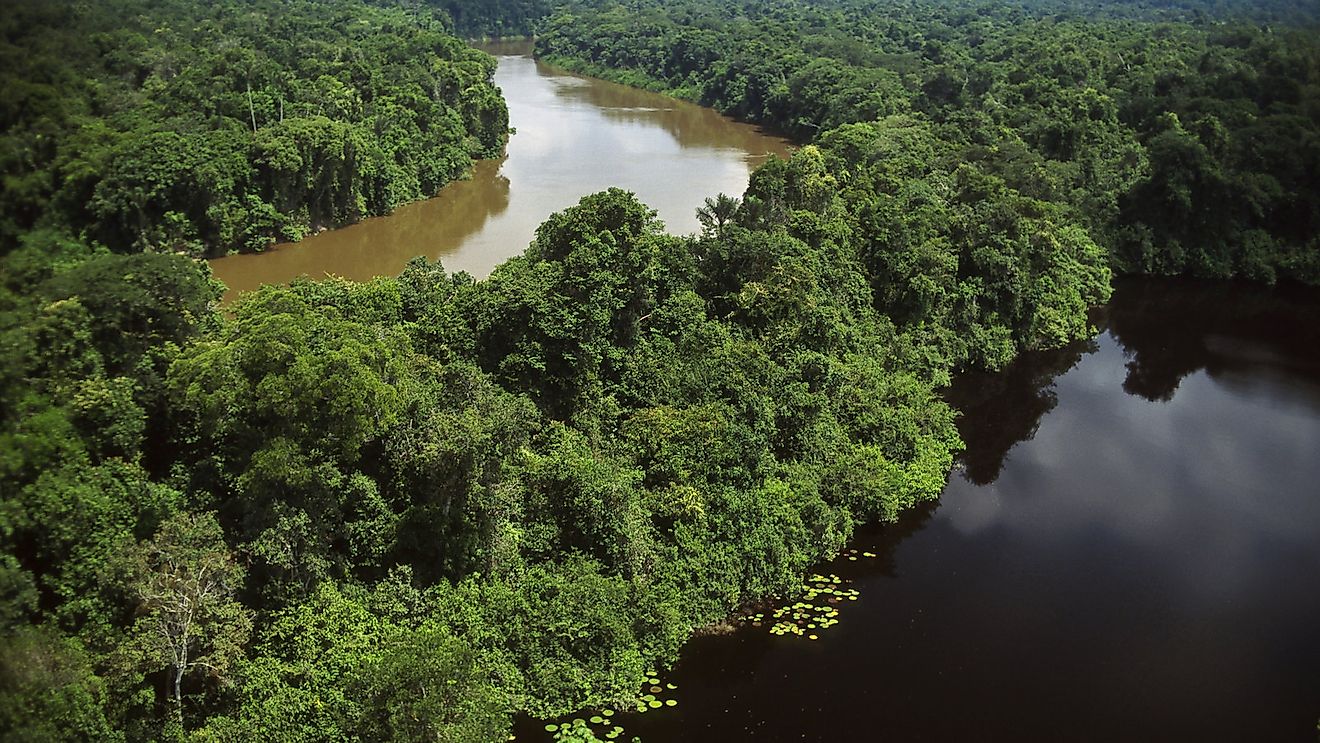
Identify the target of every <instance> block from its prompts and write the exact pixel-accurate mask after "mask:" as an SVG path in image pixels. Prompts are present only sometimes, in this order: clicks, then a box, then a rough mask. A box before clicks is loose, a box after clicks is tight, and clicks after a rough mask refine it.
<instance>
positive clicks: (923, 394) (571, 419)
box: [0, 0, 1320, 741]
mask: <svg viewBox="0 0 1320 743" xmlns="http://www.w3.org/2000/svg"><path fill="white" fill-rule="evenodd" d="M11 5H12V7H13V12H12V13H10V14H9V15H8V16H7V17H6V18H5V19H4V20H3V21H0V23H3V24H4V31H5V32H4V36H3V45H0V57H3V59H4V61H5V65H4V67H3V68H0V69H3V72H0V74H3V75H4V76H5V89H6V91H7V95H6V102H5V106H6V108H5V112H4V113H3V117H4V132H3V143H4V145H3V148H0V157H3V163H4V179H5V180H4V195H3V200H2V206H0V218H2V219H3V220H4V221H3V225H2V227H0V240H3V242H0V256H2V257H0V416H3V417H2V418H0V494H2V495H3V500H2V501H0V634H2V635H3V642H0V669H3V674H0V737H3V738H5V739H6V740H15V741H23V740H31V741H48V740H84V739H85V740H98V741H99V740H159V739H180V738H190V739H195V740H215V741H221V740H223V741H228V740H250V739H261V738H265V739H270V740H281V741H282V740H301V741H314V740H327V741H329V740H335V741H338V740H346V739H353V740H386V739H388V740H410V741H411V740H455V741H491V740H502V739H504V737H505V736H506V735H507V731H508V728H509V725H510V719H511V715H512V714H516V713H528V714H531V715H535V716H544V717H552V716H556V715H562V714H567V713H570V712H573V711H576V710H579V709H584V708H592V707H601V706H605V705H615V704H619V703H627V702H629V701H631V700H635V698H636V696H637V695H638V693H639V692H638V690H639V689H640V688H641V685H642V682H643V680H644V679H645V678H647V676H648V675H649V674H648V673H647V672H648V671H650V670H652V669H655V668H658V667H662V666H664V665H665V664H667V663H669V662H671V661H672V660H673V659H674V658H675V657H676V654H677V652H678V649H679V647H680V646H681V645H682V643H683V642H684V641H685V640H686V639H687V638H688V637H689V636H690V635H691V633H692V632H693V631H694V630H695V629H697V628H700V627H702V626H705V625H708V624H710V623H712V622H716V621H719V620H721V619H722V618H724V617H726V616H727V615H728V614H729V613H730V612H732V611H735V610H737V609H738V608H739V607H742V606H746V605H749V604H752V603H754V602H758V601H761V600H765V599H768V598H771V597H776V596H785V595H790V594H791V593H792V592H793V591H794V590H796V589H798V588H799V587H800V586H801V582H802V576H803V574H804V572H805V571H806V570H807V569H808V568H809V567H810V566H811V565H812V564H813V563H815V562H817V561H819V560H821V559H823V558H826V557H829V556H831V555H834V554H837V553H838V551H839V550H840V549H841V548H842V546H843V545H844V544H845V543H846V541H847V540H848V538H849V536H850V534H851V533H852V530H853V528H854V527H855V526H856V525H857V524H859V523H863V522H874V521H890V520H893V519H894V518H895V517H896V516H897V514H898V513H899V512H901V511H902V510H904V509H906V508H909V507H911V506H912V505H914V504H915V503H917V502H919V501H922V500H925V499H930V498H933V497H935V496H937V495H938V494H939V492H940V491H941V489H942V488H943V486H944V483H945V478H946V476H947V473H948V471H949V468H950V466H951V463H952V461H953V456H954V453H955V452H956V451H957V450H958V449H959V448H960V446H961V443H960V441H959V440H958V436H957V433H956V431H955V429H954V427H953V420H954V416H955V414H956V413H955V411H954V410H953V409H952V408H951V407H949V405H948V404H946V403H945V402H944V401H943V400H942V399H941V397H940V395H939V390H940V388H941V387H943V386H944V385H946V384H947V382H948V380H949V378H950V375H951V374H952V373H954V372H955V371H957V370H960V369H965V368H991V369H993V368H998V367H1000V366H1002V365H1003V364H1004V363H1005V362H1006V361H1007V360H1008V359H1010V358H1012V357H1013V356H1014V355H1015V354H1016V353H1018V352H1020V351H1022V350H1026V349H1041V348H1052V347H1057V346H1059V345H1061V344H1064V343H1066V342H1068V341H1070V340H1072V339H1076V338H1079V337H1085V336H1087V335H1088V334H1089V332H1090V329H1089V327H1088V325H1087V320H1086V311H1087V309H1088V308H1089V307H1090V306H1093V305H1095V304H1098V303H1102V302H1104V301H1105V300H1106V299H1107V297H1108V294H1109V279H1110V275H1111V269H1112V268H1117V269H1118V270H1120V271H1154V272H1173V273H1176V272H1192V273H1200V274H1207V275H1217V276H1219V275H1223V276H1226V275H1243V276H1248V277H1252V278H1257V279H1262V280H1267V281H1273V280H1276V279H1280V278H1283V279H1300V280H1303V281H1310V282H1315V281H1317V277H1318V276H1320V274H1318V273H1317V258H1316V254H1317V249H1318V248H1320V246H1318V245H1317V243H1316V234H1317V233H1316V228H1317V226H1320V223H1318V219H1320V217H1318V216H1317V215H1318V212H1317V209H1318V208H1320V206H1318V205H1320V196H1317V192H1316V182H1315V179H1316V177H1317V173H1320V138H1318V137H1317V131H1318V129H1317V127H1320V98H1318V97H1317V90H1318V88H1317V84H1318V81H1320V74H1318V72H1317V59H1318V57H1317V48H1316V44H1317V42H1316V41H1315V39H1316V38H1317V36H1316V35H1315V34H1314V33H1308V32H1307V31H1305V30H1297V29H1293V28H1290V27H1289V26H1288V25H1287V24H1286V21H1291V20H1293V17H1294V16H1295V15H1296V13H1294V12H1293V11H1294V10H1295V9H1293V8H1290V7H1289V6H1288V5H1286V4H1284V3H1280V4H1278V5H1277V6H1272V7H1273V10H1272V11H1270V12H1272V13H1274V15H1272V16H1271V18H1272V19H1276V20H1272V21H1271V23H1272V24H1277V25H1269V26H1261V25H1259V23H1246V24H1244V23H1238V22H1232V23H1225V22H1221V21H1218V20H1213V18H1214V17H1213V16H1204V17H1202V16H1197V15H1196V14H1195V13H1193V12H1192V11H1185V12H1184V11H1183V10H1176V11H1158V12H1156V11H1152V10H1150V9H1147V8H1142V7H1135V6H1124V7H1125V10H1124V11H1123V12H1121V13H1117V14H1105V13H1103V12H1101V11H1100V10H1097V9H1083V10H1076V11H1073V12H1071V13H1064V12H1062V9H1053V10H1049V11H1048V12H1046V11H1042V10H1039V9H1037V10H1029V9H1018V10H1011V9H1004V8H1001V7H999V6H993V5H981V4H966V3H953V4H936V3H926V2H918V3H901V4H900V3H893V4H890V3H880V2H869V3H863V2H859V1H857V0H831V1H830V2H812V3H807V2H796V1H791V0H770V1H767V2H738V3H716V2H711V1H710V0H676V1H673V2H665V3H655V2H635V3H625V4H622V5H621V4H617V3H611V4H609V5H597V4H571V5H570V4H568V3H556V4H545V5H538V4H536V3H531V2H527V3H515V2H511V3H505V4H500V3H495V4H488V3H471V2H458V1H457V0H455V1H454V2H448V3H440V4H439V5H440V6H442V9H443V10H444V11H445V12H444V13H436V12H435V11H433V10H432V9H430V8H429V6H425V5H422V4H419V3H406V4H394V3H389V2H380V3H362V2H353V1H351V0H322V1H319V2H316V1H313V0H298V1H296V2H281V3H276V2H273V1H268V0H223V1H222V2H213V3H206V4H202V3H190V2H186V1H185V0H116V2H114V3H104V4H91V3H76V2H40V3H38V2H25V3H16V4H11ZM551 6H553V7H551ZM1213 12H1214V9H1213V8H1211V9H1209V10H1205V11H1201V10H1197V11H1196V13H1213ZM1207 18H1210V20H1207ZM451 19H452V23H453V24H457V27H458V30H459V31H460V32H462V33H464V34H468V35H483V34H492V33H507V32H509V31H510V29H512V30H513V32H519V33H520V32H522V30H523V29H524V28H525V27H528V26H531V27H535V28H539V29H540V30H541V31H542V36H541V38H540V39H539V41H538V49H539V50H540V51H541V52H542V53H543V54H546V55H550V56H552V57H553V58H554V59H555V60H558V61H560V62H563V63H565V64H572V65H575V66H579V67H582V68H586V69H590V70H592V71H593V72H596V73H598V74H608V75H613V76H618V77H622V78H623V79H626V80H628V81H630V82H633V83H636V84H645V85H650V86H655V87H660V88H663V89H665V90H668V91H670V92H672V93H674V94H677V95H683V96H686V97H691V98H694V99H697V100H701V101H703V102H706V103H709V104H712V105H716V106H719V107H720V108H722V109H723V110H726V111H729V112H731V113H733V114H735V115H738V116H741V117H743V118H747V119H749V120H754V121H759V122H763V123H768V124H773V125H776V126H779V127H782V128H784V129H786V130H788V131H791V132H792V133H793V134H794V135H795V136H797V137H799V138H800V139H801V140H802V141H803V144H804V146H803V147H801V149H800V150H799V151H798V152H797V153H796V154H795V155H794V156H793V157H792V158H791V159H790V160H788V161H772V162H771V163H770V164H768V165H766V166H764V167H762V168H761V169H760V170H758V171H757V172H756V173H755V174H754V175H753V177H752V179H751V183H750V185H749V187H748V189H747V192H746V193H745V194H742V195H741V196H740V197H737V198H735V197H732V196H726V195H718V196H712V198H710V199H709V200H708V201H707V203H706V205H705V206H704V207H703V208H702V209H701V210H700V212H699V214H700V217H701V219H702V223H703V224H704V225H705V227H704V229H703V230H702V232H701V233H700V234H698V235H692V236H688V237H675V236H671V235H668V234H666V233H665V232H664V230H663V226H662V225H661V224H659V223H658V221H657V220H656V218H655V215H654V213H653V212H652V211H651V210H650V209H648V208H647V207H646V206H645V205H644V204H641V203H639V202H638V201H637V200H636V199H635V198H634V197H633V196H632V195H630V194H628V193H625V192H622V191H618V190H610V191H606V192H603V193H599V194H595V195H592V196H589V197H587V198H585V199H583V200H582V201H581V203H580V204H578V205H577V206H575V207H573V208H570V209H567V210H565V211H563V212H561V213H559V214H554V215H547V219H546V221H545V222H544V224H542V225H541V227H540V228H539V230H538V231H537V234H536V237H535V240H534V241H533V242H532V244H531V245H530V246H529V247H528V248H527V250H526V252H525V253H524V254H523V255H522V256H520V257H518V258H514V259H512V260H510V261H508V262H507V263H505V264H504V265H502V266H500V267H499V268H497V269H496V270H495V272H494V273H493V274H492V275H491V276H490V278H488V279H486V280H484V281H480V282H476V281H473V280H472V279H471V277H469V276H466V275H464V274H457V275H451V274H449V273H448V272H446V271H445V270H444V268H443V267H442V266H440V265H439V264H437V263H431V262H428V261H425V260H422V259H418V260H415V261H414V262H413V263H411V264H410V265H409V266H408V267H407V269H406V270H405V271H404V272H403V274H402V275H401V276H399V277H397V278H381V279H377V280H374V281H371V282H368V283H363V284H354V283H350V282H346V281H325V282H320V283H313V282H308V281H300V282H296V283H294V284H293V285H291V286H283V287H267V288H265V289H262V290H261V291H258V292H254V293H252V294H250V295H248V296H246V297H244V298H243V299H241V300H240V301H239V302H238V303H237V304H236V305H234V306H233V307H231V308H229V311H227V312H223V313H222V312H220V311H218V309H217V301H218V298H219V295H220V287H219V286H218V285H217V284H216V283H215V282H214V281H213V280H211V278H210V276H209V272H208V270H207V268H206V265H205V264H204V263H200V262H197V261H195V260H194V259H192V258H191V257H189V255H190V254H191V255H195V254H199V253H202V252H220V251H224V250H229V249H244V248H259V247H261V246H262V245H264V244H265V243H267V242H268V241H269V240H270V239H272V238H274V237H281V238H283V237H295V236H297V235H298V234H301V233H302V232H304V231H305V230H307V229H309V228H310V227H312V226H320V225H327V224H335V223H339V222H343V221H350V220H353V219H356V218H359V217H361V216H363V215H366V214H372V213H380V212H384V211H387V210H388V209H390V208H391V207H392V206H394V205H396V204H398V203H401V202H403V201H406V200H409V199H414V198H418V197H420V196H425V195H428V194H430V193H431V192H433V191H434V190H435V189H436V188H438V186H439V185H440V184H441V183H443V182H444V181H446V180H448V179H451V178H454V177H457V176H459V175H460V174H461V173H462V172H463V170H464V169H465V168H466V167H467V165H468V163H469V162H470V158H471V157H473V156H482V155H486V154H490V153H492V152H494V151H495V150H498V149H499V147H500V145H501V143H502V142H503V139H504V137H505V134H506V129H507V115H506V113H505V108H504V104H503V101H502V100H501V99H500V98H499V96H498V93H497V91H496V90H495V89H494V88H493V87H492V86H491V83H490V79H491V72H492V70H493V61H492V60H491V59H490V58H489V57H487V56H485V55H484V54H481V53H479V52H476V51H472V50H470V49H468V48H466V47H465V46H463V45H462V44H461V43H460V42H458V41H457V40H456V39H455V38H454V37H453V36H451V35H450V32H449V29H450V28H452V27H453V26H452V25H451ZM1304 22H1309V21H1304ZM1310 30H1311V31H1314V29H1313V28H1312V29H1310ZM11 91H12V92H11ZM808 142H810V143H809V144H808Z"/></svg>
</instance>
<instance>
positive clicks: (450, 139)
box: [0, 0, 508, 255]
mask: <svg viewBox="0 0 1320 743" xmlns="http://www.w3.org/2000/svg"><path fill="white" fill-rule="evenodd" d="M0 28H3V43H0V85H3V88H4V91H5V95H4V100H3V103H2V104H0V106H3V108H2V109H0V129H3V135H2V136H0V172H3V174H4V178H5V181H4V183H5V189H4V194H3V197H2V198H0V241H3V244H5V245H12V242H13V241H14V240H15V239H16V238H17V237H18V236H19V235H20V234H22V233H23V232H25V231H27V230H31V229H33V228H34V227H37V228H59V229H68V230H71V231H73V232H74V233H76V234H79V235H82V236H83V237H84V238H86V239H89V240H94V241H96V242H99V243H101V244H103V245H106V246H107V247H110V248H111V249H112V250H115V251H116V252H128V251H142V250H158V251H169V252H187V253H191V254H194V255H201V254H203V253H206V254H223V253H224V252H225V251H231V250H260V249H262V248H264V247H265V246H266V245H268V244H269V243H270V242H271V241H272V240H276V239H280V240H293V239H298V238H299V237H301V236H303V235H305V234H307V232H308V231H309V230H312V229H318V228H323V227H330V226H337V225H342V224H346V223H349V222H354V221H357V220H359V219H361V218H363V217H367V216H371V215H377V214H386V213H388V212H389V211H390V210H392V209H393V208H394V207H396V206H398V205H400V204H403V203H406V202H409V201H415V200H417V199H420V198H426V197H429V196H433V195H435V193H436V191H438V190H439V189H440V187H441V186H443V185H444V184H445V183H447V182H449V181H451V180H453V179H455V178H458V177H461V176H462V175H463V174H464V173H465V172H466V171H467V169H468V168H469V166H470V165H471V163H472V158H473V157H491V156H494V155H496V154H497V153H498V152H499V151H500V150H501V149H502V147H503V146H504V141H505V138H506V135H507V130H508V112H507V110H506V109H505V106H504V101H503V99H502V98H501V97H500V95H499V93H498V92H497V91H496V90H495V88H494V86H493V85H492V84H491V75H492V74H493V72H494V61H493V60H492V59H491V58H490V57H489V56H488V55H485V54H482V53H480V52H478V51H476V50H474V49H471V48H469V47H468V46H467V45H466V44H464V43H462V42H460V41H459V40H457V39H455V38H454V37H452V36H450V35H448V34H447V33H445V31H444V22H443V18H442V17H431V16H430V15H427V14H420V15H419V14H418V13H417V12H416V9H413V10H411V11H410V10H407V9H402V8H393V9H391V8H381V7H377V6H374V5H369V4H365V3H363V2H358V1H356V0H295V1H294V2H275V1H274V0H242V1H239V0H234V1H232V2H219V3H210V2H207V3H203V2H192V1H191V0H113V1H111V2H93V3H79V2H71V1H70V0H53V1H52V0H15V1H13V2H7V3H6V4H5V13H4V17H3V18H0Z"/></svg>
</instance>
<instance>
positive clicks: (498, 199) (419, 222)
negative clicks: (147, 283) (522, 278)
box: [210, 42, 789, 301]
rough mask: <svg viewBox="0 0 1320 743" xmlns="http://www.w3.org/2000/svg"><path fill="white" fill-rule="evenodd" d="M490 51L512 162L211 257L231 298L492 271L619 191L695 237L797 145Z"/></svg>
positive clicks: (523, 48) (519, 48)
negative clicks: (719, 200) (425, 196)
mask: <svg viewBox="0 0 1320 743" xmlns="http://www.w3.org/2000/svg"><path fill="white" fill-rule="evenodd" d="M483 48H484V49H485V50H486V51H488V52H490V53H491V54H494V55H495V56H496V59H498V60H499V68H498V69H497V70H496V73H495V83H496V84H497V85H498V86H499V87H500V89H501V90H502V91H503V92H504V97H505V99H506V100H507V101H508V104H509V124H510V126H511V127H513V128H514V130H515V131H516V133H515V134H514V135H513V136H512V137H510V138H509V146H508V149H507V151H506V153H505V157H504V158H502V159H500V160H487V161H483V162H479V163H477V165H476V168H475V169H474V172H473V174H472V178H471V179H470V180H466V181H456V182H454V183H451V184H449V185H447V186H445V188H444V189H442V190H441V192H440V194H439V195H438V196H436V197H435V198H433V199H429V200H427V201H420V202H417V203H414V204H408V205H406V206H403V207H400V208H399V209H397V210H396V211H395V212H394V213H393V214H391V215H389V216H386V217H375V218H372V219H367V220H364V221H362V222H359V223H358V224H354V225H350V226H348V227H344V228H342V229H337V230H331V231H328V232H322V233H321V234H319V235H315V236H312V237H309V238H307V239H305V240H302V241H301V242H298V243H294V244H285V245H278V246H276V247H274V248H272V249H271V250H268V251H266V252H264V253H253V254H245V255H232V256H227V257H224V258H217V259H214V260H212V261H211V262H210V263H211V269H212V271H213V272H214V273H215V276H216V278H218V279H220V280H221V281H223V282H224V283H225V285H226V286H228V287H229V290H230V291H229V294H227V295H226V298H225V299H226V301H232V299H233V298H234V297H235V295H236V294H237V293H238V292H242V291H250V290H252V289H255V288H257V287H258V286H260V285H261V284H266V283H285V282H288V281H291V280H293V279H295V278H297V277H299V276H303V275H306V276H310V277H312V278H321V277H324V276H327V275H334V276H343V277H346V278H350V279H354V280H358V281H365V280H367V279H370V278H372V277H373V276H394V275H397V274H399V273H400V272H401V271H403V267H404V265H405V264H407V262H408V261H409V260H410V259H412V258H413V257H415V256H418V255H425V256H427V257H428V258H440V259H441V260H442V261H443V262H444V265H445V268H446V269H448V270H450V271H467V272H468V273H470V274H472V275H473V276H476V277H477V278H484V277H486V276H487V275H488V274H489V273H490V272H491V270H492V269H494V268H495V266H497V265H499V264H500V263H501V262H503V261H504V260H506V259H508V258H510V257H512V256H515V255H519V254H521V253H522V252H523V250H524V249H525V248H526V247H527V245H528V243H530V242H531V240H532V236H533V234H534V233H535V231H536V228H537V226H539V225H540V224H541V223H542V222H544V221H545V219H546V217H548V216H550V215H551V214H552V213H554V212H557V211H560V210H562V209H564V208H566V207H569V206H572V205H573V204H576V203H577V201H578V200H579V199H581V198H582V197H583V196H586V195H587V194H591V193H595V192H597V191H603V190H605V189H606V188H609V187H611V186H617V187H619V188H624V189H627V190H629V191H633V192H634V193H636V194H637V195H638V197H639V198H640V199H641V200H642V202H644V203H645V204H647V205H648V206H650V207H651V208H652V209H655V210H656V211H657V212H659V215H660V219H661V220H663V221H664V223H665V225H666V227H667V228H668V229H669V231H670V232H673V233H676V234H683V233H688V232H694V231H696V230H697V229H698V228H699V225H698V223H697V219H696V216H695V212H696V209H697V207H698V206H701V203H702V200H703V199H704V198H705V197H707V196H713V195H715V194H716V193H719V192H724V193H728V194H730V195H741V194H742V192H743V190H744V189H746V188H747V178H748V176H749V175H750V174H751V172H752V170H754V169H755V168H756V167H757V166H758V165H760V164H761V163H763V162H765V161H766V159H768V158H769V157H770V156H772V155H779V156H783V157H786V156H787V155H788V150H789V147H788V142H787V141H786V140H784V139H781V138H778V137H774V136H770V135H768V134H765V133H763V132H761V131H760V130H759V129H757V128H756V127H753V126H749V125H747V124H741V123H738V122H735V121H733V120H731V119H728V118H725V117H723V116H720V115H719V114H718V113H716V112H714V111H712V110H710V109H707V108H702V107H700V106H696V105H693V104H691V103H686V102H683V101H676V100H673V99H671V98H666V97H664V96H662V95H658V94H656V93H650V92H647V91H642V90H636V89H633V88H628V87H625V86H622V85H617V84H614V83H609V82H605V81H602V80H595V79H592V78H586V77H581V76H578V75H573V74H570V73H567V72H564V71H562V70H557V69H555V68H553V67H549V66H546V65H544V64H541V63H539V62H537V61H535V60H533V59H532V58H531V56H530V43H529V42H506V43H500V44H490V45H487V46H485V47H483Z"/></svg>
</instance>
